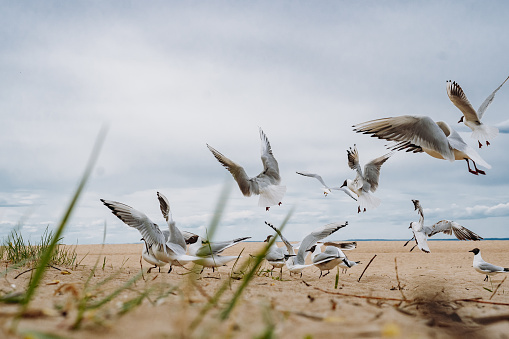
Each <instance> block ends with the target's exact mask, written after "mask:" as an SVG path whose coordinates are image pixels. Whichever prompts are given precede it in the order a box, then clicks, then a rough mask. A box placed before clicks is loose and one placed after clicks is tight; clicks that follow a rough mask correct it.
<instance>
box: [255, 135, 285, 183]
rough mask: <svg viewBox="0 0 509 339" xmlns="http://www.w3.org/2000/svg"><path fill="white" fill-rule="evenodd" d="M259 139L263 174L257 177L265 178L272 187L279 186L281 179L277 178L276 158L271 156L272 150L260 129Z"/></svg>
mask: <svg viewBox="0 0 509 339" xmlns="http://www.w3.org/2000/svg"><path fill="white" fill-rule="evenodd" d="M260 139H261V141H262V148H261V153H262V163H263V172H262V173H260V174H259V175H258V177H259V176H267V177H269V178H270V180H271V181H272V182H271V183H272V184H273V185H277V184H279V182H280V181H281V177H280V176H279V166H278V164H277V161H276V158H274V155H273V154H272V148H271V147H270V143H269V139H268V138H267V136H266V135H265V133H263V130H262V129H261V128H260Z"/></svg>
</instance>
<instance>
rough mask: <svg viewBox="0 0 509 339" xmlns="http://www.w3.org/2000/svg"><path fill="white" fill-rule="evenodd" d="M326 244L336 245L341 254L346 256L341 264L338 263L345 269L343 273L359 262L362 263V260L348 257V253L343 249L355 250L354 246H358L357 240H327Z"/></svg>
mask: <svg viewBox="0 0 509 339" xmlns="http://www.w3.org/2000/svg"><path fill="white" fill-rule="evenodd" d="M324 245H325V246H334V247H336V248H338V250H339V254H340V255H341V256H342V257H344V258H343V260H342V261H340V262H339V264H338V266H339V267H341V268H342V269H343V273H346V271H347V270H348V269H349V268H352V267H354V266H355V265H358V264H360V263H361V262H360V261H354V260H350V259H348V257H347V256H346V254H345V253H344V252H343V251H346V250H353V249H354V248H356V247H357V242H355V241H353V242H346V243H345V242H343V243H336V242H325V243H324Z"/></svg>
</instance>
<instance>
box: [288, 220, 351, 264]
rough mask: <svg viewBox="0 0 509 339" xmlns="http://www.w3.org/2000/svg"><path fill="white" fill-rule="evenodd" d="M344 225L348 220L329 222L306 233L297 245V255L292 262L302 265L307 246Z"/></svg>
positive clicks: (309, 246)
mask: <svg viewBox="0 0 509 339" xmlns="http://www.w3.org/2000/svg"><path fill="white" fill-rule="evenodd" d="M346 225H348V221H345V222H344V223H340V222H333V223H331V224H327V225H325V226H322V227H319V228H317V229H315V230H314V231H313V232H311V233H310V234H308V235H307V236H306V237H304V239H302V243H301V245H300V247H299V252H297V257H296V258H295V259H294V263H296V264H299V265H304V264H305V259H306V251H307V250H308V249H309V248H311V247H312V246H313V245H314V244H316V242H317V241H320V240H322V239H324V238H326V237H328V236H329V235H331V234H332V233H334V232H336V231H337V230H339V229H341V228H343V227H345V226H346Z"/></svg>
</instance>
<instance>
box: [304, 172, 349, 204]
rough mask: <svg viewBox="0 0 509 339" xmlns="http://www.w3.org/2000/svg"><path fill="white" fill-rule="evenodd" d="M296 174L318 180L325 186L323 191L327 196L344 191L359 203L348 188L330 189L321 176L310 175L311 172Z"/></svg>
mask: <svg viewBox="0 0 509 339" xmlns="http://www.w3.org/2000/svg"><path fill="white" fill-rule="evenodd" d="M296 173H297V174H300V175H302V176H305V177H310V178H315V179H316V180H318V181H319V182H320V183H321V184H322V185H323V186H322V191H323V194H324V195H325V196H327V195H328V194H329V193H332V190H336V191H343V192H345V194H346V195H348V196H349V197H350V198H352V199H353V200H355V201H357V198H356V197H355V196H354V195H353V194H352V192H351V191H350V190H349V189H348V188H346V187H329V186H327V184H325V182H324V181H323V179H322V177H321V176H320V175H319V174H315V173H309V172H296Z"/></svg>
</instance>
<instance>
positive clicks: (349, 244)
mask: <svg viewBox="0 0 509 339" xmlns="http://www.w3.org/2000/svg"><path fill="white" fill-rule="evenodd" d="M323 245H324V246H334V247H337V248H340V249H342V250H345V251H346V250H353V249H355V248H356V247H357V242H356V241H351V242H339V243H338V242H331V241H326V242H324V243H323Z"/></svg>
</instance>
